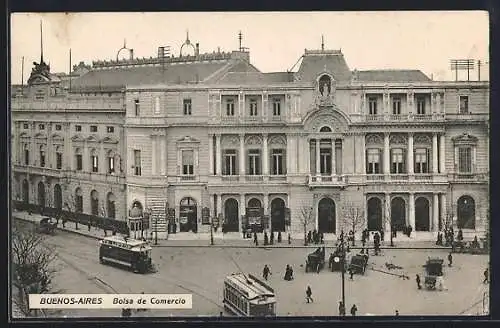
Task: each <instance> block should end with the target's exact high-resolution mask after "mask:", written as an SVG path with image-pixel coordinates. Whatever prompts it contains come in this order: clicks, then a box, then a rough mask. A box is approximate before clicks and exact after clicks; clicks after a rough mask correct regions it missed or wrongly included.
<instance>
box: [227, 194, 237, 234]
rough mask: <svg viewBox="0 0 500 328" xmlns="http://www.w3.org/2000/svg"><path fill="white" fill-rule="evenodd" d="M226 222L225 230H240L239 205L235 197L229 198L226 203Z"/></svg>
mask: <svg viewBox="0 0 500 328" xmlns="http://www.w3.org/2000/svg"><path fill="white" fill-rule="evenodd" d="M224 224H225V225H224V231H225V232H238V231H239V207H238V201H237V200H236V199H234V198H229V199H228V200H226V203H225V204H224Z"/></svg>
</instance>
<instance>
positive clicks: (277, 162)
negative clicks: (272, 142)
mask: <svg viewBox="0 0 500 328" xmlns="http://www.w3.org/2000/svg"><path fill="white" fill-rule="evenodd" d="M283 154H284V150H283V149H273V151H272V165H271V173H272V174H273V175H283V174H285V170H284V165H283V164H284V160H283V159H284V156H283Z"/></svg>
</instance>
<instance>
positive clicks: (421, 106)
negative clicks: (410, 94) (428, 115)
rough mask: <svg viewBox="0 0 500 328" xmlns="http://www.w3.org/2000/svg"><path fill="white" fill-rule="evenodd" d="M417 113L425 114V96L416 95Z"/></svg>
mask: <svg viewBox="0 0 500 328" xmlns="http://www.w3.org/2000/svg"><path fill="white" fill-rule="evenodd" d="M417 114H418V115H424V114H425V98H424V97H417Z"/></svg>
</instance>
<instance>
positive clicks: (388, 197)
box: [384, 193, 391, 232]
mask: <svg viewBox="0 0 500 328" xmlns="http://www.w3.org/2000/svg"><path fill="white" fill-rule="evenodd" d="M384 204H385V211H384V213H385V226H384V229H385V231H386V232H389V231H391V194H389V193H386V194H385V203H384Z"/></svg>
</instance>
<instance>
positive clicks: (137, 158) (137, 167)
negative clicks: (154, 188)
mask: <svg viewBox="0 0 500 328" xmlns="http://www.w3.org/2000/svg"><path fill="white" fill-rule="evenodd" d="M134 175H141V151H140V150H134Z"/></svg>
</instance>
